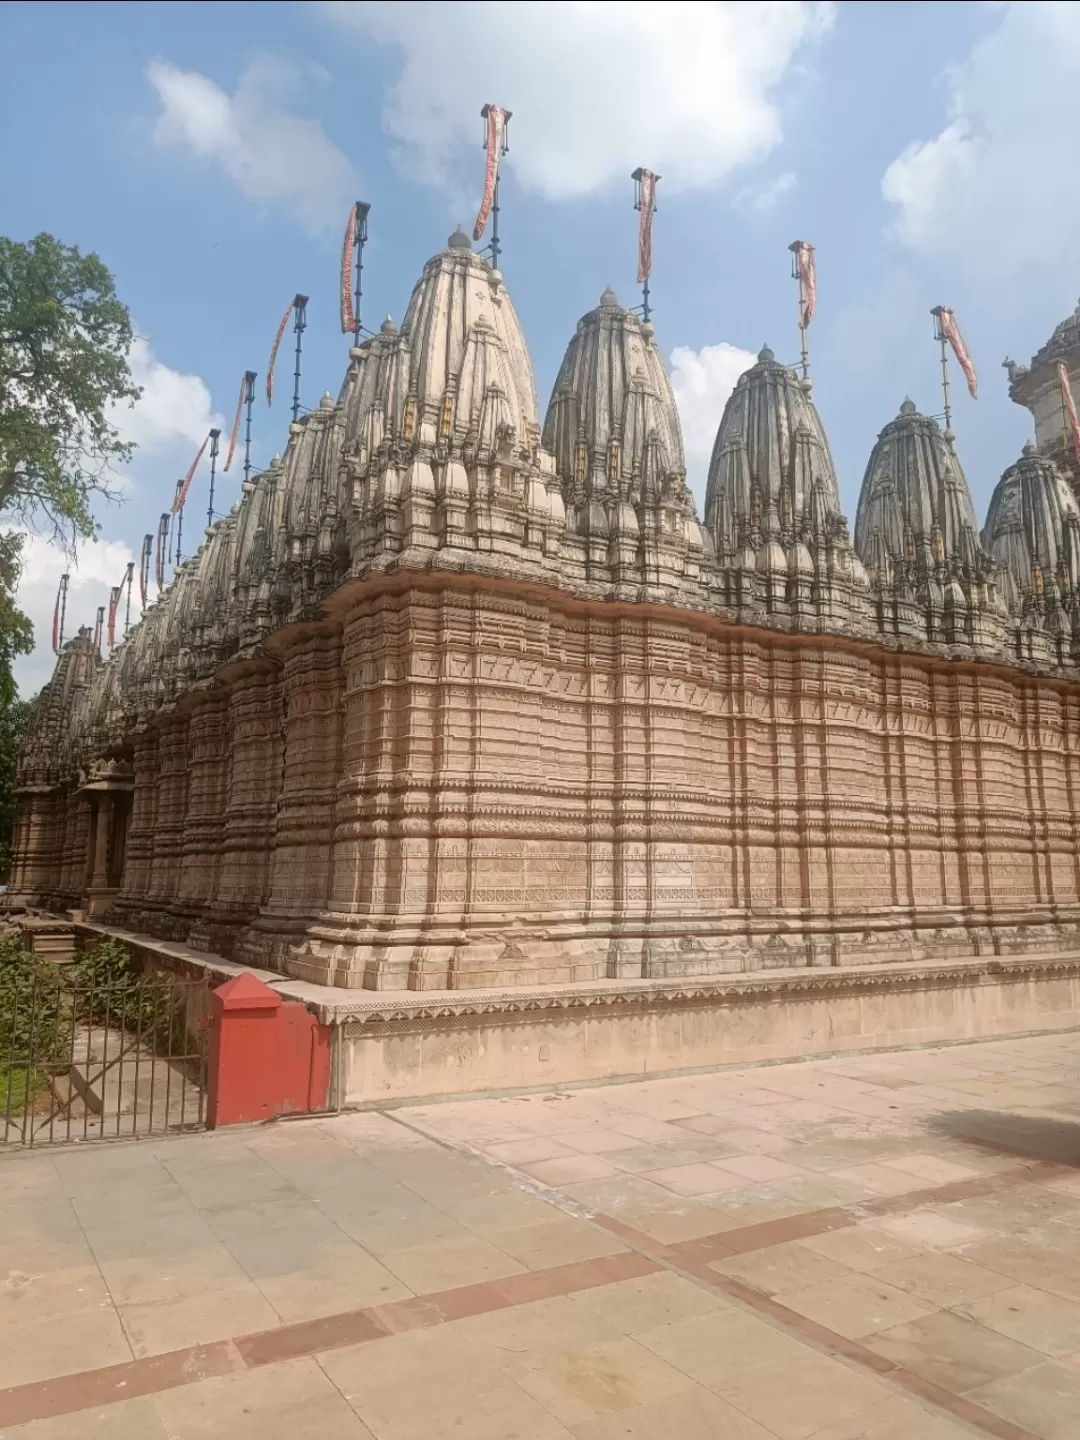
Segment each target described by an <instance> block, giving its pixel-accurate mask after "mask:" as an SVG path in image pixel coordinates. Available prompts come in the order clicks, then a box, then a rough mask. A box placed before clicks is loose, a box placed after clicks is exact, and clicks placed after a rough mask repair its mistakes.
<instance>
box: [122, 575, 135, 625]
mask: <svg viewBox="0 0 1080 1440" xmlns="http://www.w3.org/2000/svg"><path fill="white" fill-rule="evenodd" d="M134 574H135V561H134V560H129V561H128V567H127V580H126V582H125V583H126V585H127V592H128V593H127V612H126V614H125V615H124V639H125V640H126V639H127V633H128V631H129V630H130V628H131V581H132V577H133V576H134Z"/></svg>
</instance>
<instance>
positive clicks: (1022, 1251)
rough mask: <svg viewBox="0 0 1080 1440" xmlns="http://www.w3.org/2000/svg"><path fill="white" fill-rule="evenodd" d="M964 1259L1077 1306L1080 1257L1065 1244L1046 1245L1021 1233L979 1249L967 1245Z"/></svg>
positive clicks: (1035, 1236) (1035, 1234)
mask: <svg viewBox="0 0 1080 1440" xmlns="http://www.w3.org/2000/svg"><path fill="white" fill-rule="evenodd" d="M963 1255H964V1258H965V1259H967V1260H972V1261H974V1262H975V1264H977V1265H982V1266H984V1267H985V1268H986V1269H987V1270H996V1271H997V1272H998V1274H1000V1275H1005V1276H1007V1277H1008V1278H1009V1279H1010V1280H1013V1281H1015V1282H1016V1283H1017V1284H1021V1285H1032V1286H1034V1287H1035V1289H1037V1290H1049V1291H1050V1292H1051V1294H1054V1295H1060V1296H1061V1297H1062V1299H1064V1300H1072V1301H1076V1302H1080V1263H1078V1261H1080V1257H1077V1256H1076V1255H1074V1254H1073V1252H1072V1250H1071V1247H1070V1246H1069V1245H1068V1243H1067V1242H1065V1243H1062V1241H1061V1240H1060V1239H1057V1238H1055V1239H1054V1241H1053V1243H1047V1240H1046V1237H1045V1236H1041V1235H1040V1234H1039V1233H1038V1232H1025V1231H1020V1232H1018V1233H1017V1234H1016V1235H1003V1236H999V1237H997V1238H995V1239H991V1240H986V1241H983V1242H982V1243H980V1244H978V1245H966V1246H965V1247H964V1249H963Z"/></svg>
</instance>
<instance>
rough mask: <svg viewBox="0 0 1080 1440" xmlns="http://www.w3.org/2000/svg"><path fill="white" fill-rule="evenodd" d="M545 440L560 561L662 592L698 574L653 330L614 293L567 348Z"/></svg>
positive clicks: (676, 436)
mask: <svg viewBox="0 0 1080 1440" xmlns="http://www.w3.org/2000/svg"><path fill="white" fill-rule="evenodd" d="M543 444H544V448H545V449H546V450H548V451H550V453H551V454H552V455H553V456H554V459H555V468H556V472H557V474H558V477H559V483H560V488H561V492H562V496H563V504H564V506H565V509H566V515H567V534H566V537H565V540H564V548H565V553H566V560H567V562H568V563H570V564H573V562H574V560H575V559H576V560H577V562H578V564H579V565H580V569H581V574H582V576H583V578H588V579H590V580H599V579H608V578H610V579H611V580H612V581H614V583H615V584H616V585H625V584H633V585H641V584H643V583H644V584H646V585H649V584H651V585H657V584H659V585H661V586H663V585H665V584H666V583H668V582H669V581H671V580H673V579H676V578H678V577H680V576H682V575H684V574H686V573H687V572H688V570H689V572H690V573H692V574H694V575H696V573H697V570H698V568H699V565H700V556H701V548H702V539H701V530H700V527H699V525H698V522H697V518H696V516H695V515H694V505H693V499H692V497H691V495H690V490H689V487H688V485H687V483H686V463H685V460H684V458H683V444H682V430H681V427H680V425H679V416H678V411H677V410H676V408H675V397H674V395H673V394H672V392H671V384H670V382H669V380H668V376H667V372H666V370H665V369H664V364H663V361H662V360H661V358H660V354H659V352H658V350H657V348H656V345H655V342H654V339H653V331H652V326H651V325H648V326H646V325H643V324H641V322H640V321H639V320H638V318H637V316H636V315H634V314H633V312H632V311H630V310H627V309H626V308H625V307H624V306H622V305H620V303H619V300H618V297H617V296H616V294H615V292H614V291H613V290H612V289H611V288H610V287H609V288H608V289H606V290H605V291H604V293H603V295H602V296H601V297H600V304H599V305H598V306H597V308H596V309H595V310H590V311H589V313H588V314H587V315H584V316H582V318H581V319H580V320H579V321H578V326H577V330H576V332H575V334H574V336H573V338H572V339H571V341H570V344H569V345H568V346H567V348H566V354H565V355H564V357H563V362H562V365H561V367H560V369H559V375H558V378H557V380H556V382H555V388H554V390H553V392H552V396H551V401H550V403H549V405H548V411H547V418H546V419H545V421H544V431H543ZM575 551H576V552H577V553H576V554H575V553H574V552H575Z"/></svg>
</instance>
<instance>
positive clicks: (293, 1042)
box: [207, 972, 330, 1130]
mask: <svg viewBox="0 0 1080 1440" xmlns="http://www.w3.org/2000/svg"><path fill="white" fill-rule="evenodd" d="M210 1004H211V1008H212V1012H213V1027H212V1029H211V1032H210V1075H209V1083H208V1086H207V1089H208V1124H209V1126H210V1128H211V1129H212V1130H213V1129H216V1128H217V1127H218V1126H221V1125H243V1124H252V1123H254V1122H255V1121H259V1120H272V1119H273V1118H274V1117H275V1116H276V1115H302V1114H305V1113H307V1112H310V1111H312V1110H325V1109H326V1107H327V1099H328V1096H329V1091H330V1031H329V1029H328V1028H327V1026H325V1025H320V1024H319V1022H318V1020H317V1019H316V1018H315V1016H314V1015H312V1014H311V1013H310V1011H309V1010H308V1009H307V1007H306V1006H304V1005H301V1004H300V1003H299V1001H296V1000H283V999H282V997H281V996H280V995H279V994H278V993H277V991H276V990H271V988H270V986H269V985H264V984H263V982H262V981H261V980H259V979H257V977H256V976H254V975H252V974H250V973H249V972H245V973H244V974H243V975H237V976H236V977H235V979H233V980H227V981H226V982H225V984H224V985H220V986H219V987H218V988H217V989H216V990H215V991H214V992H213V994H212V995H211V997H210Z"/></svg>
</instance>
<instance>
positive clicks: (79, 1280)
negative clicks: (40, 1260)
mask: <svg viewBox="0 0 1080 1440" xmlns="http://www.w3.org/2000/svg"><path fill="white" fill-rule="evenodd" d="M111 1303H112V1297H111V1296H110V1294H109V1289H108V1286H107V1285H106V1284H105V1281H104V1279H103V1277H102V1274H101V1271H100V1270H99V1269H98V1267H97V1266H96V1265H93V1264H87V1265H70V1266H65V1267H64V1268H62V1269H55V1270H51V1269H50V1270H8V1271H6V1272H5V1273H4V1278H3V1279H2V1280H0V1334H6V1333H7V1332H8V1330H9V1328H13V1327H16V1326H19V1325H25V1324H26V1323H27V1322H28V1321H29V1320H50V1319H52V1320H60V1319H61V1317H62V1316H64V1315H71V1314H74V1313H77V1312H79V1311H84V1310H100V1309H101V1308H102V1307H103V1306H104V1307H108V1306H109V1305H110V1304H111Z"/></svg>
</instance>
